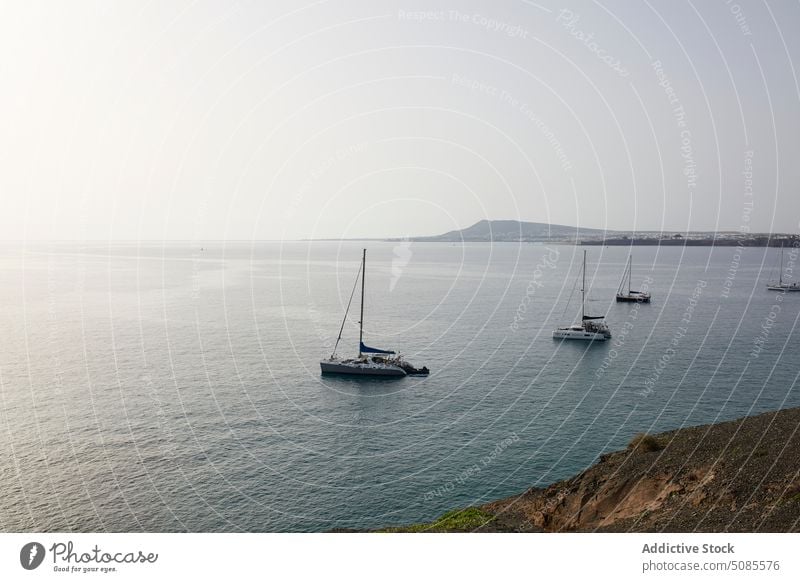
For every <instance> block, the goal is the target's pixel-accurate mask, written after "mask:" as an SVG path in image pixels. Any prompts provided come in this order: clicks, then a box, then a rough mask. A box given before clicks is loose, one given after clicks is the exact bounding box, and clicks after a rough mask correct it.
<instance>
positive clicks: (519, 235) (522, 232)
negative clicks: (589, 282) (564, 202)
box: [411, 220, 613, 242]
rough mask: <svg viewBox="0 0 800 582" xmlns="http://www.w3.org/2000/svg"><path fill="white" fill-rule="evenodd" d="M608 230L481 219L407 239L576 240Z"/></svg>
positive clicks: (469, 240)
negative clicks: (470, 224) (455, 228)
mask: <svg viewBox="0 0 800 582" xmlns="http://www.w3.org/2000/svg"><path fill="white" fill-rule="evenodd" d="M612 232H613V231H603V230H598V229H596V228H576V227H574V226H564V225H562V224H547V223H544V222H520V221H519V220H481V221H479V222H476V223H475V224H473V225H472V226H469V227H467V228H463V229H461V230H451V231H450V232H446V233H444V234H440V235H436V236H422V237H415V238H413V239H411V240H413V241H416V242H462V241H465V242H490V241H494V242H546V241H560V242H564V241H572V242H577V241H579V240H581V238H583V237H603V235H606V234H610V233H612Z"/></svg>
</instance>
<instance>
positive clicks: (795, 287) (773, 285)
mask: <svg viewBox="0 0 800 582" xmlns="http://www.w3.org/2000/svg"><path fill="white" fill-rule="evenodd" d="M767 289H769V290H770V291H800V283H798V282H797V281H795V282H794V283H784V282H783V243H782V242H781V268H780V271H778V280H777V281H775V280H772V281H770V282H769V283H767Z"/></svg>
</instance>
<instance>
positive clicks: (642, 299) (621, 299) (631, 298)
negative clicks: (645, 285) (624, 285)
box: [617, 293, 650, 303]
mask: <svg viewBox="0 0 800 582" xmlns="http://www.w3.org/2000/svg"><path fill="white" fill-rule="evenodd" d="M617 303H650V294H645V293H631V294H630V295H628V294H625V293H617Z"/></svg>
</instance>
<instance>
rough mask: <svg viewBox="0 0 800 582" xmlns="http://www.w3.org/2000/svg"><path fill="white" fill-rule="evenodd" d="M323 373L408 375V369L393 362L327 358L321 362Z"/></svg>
mask: <svg viewBox="0 0 800 582" xmlns="http://www.w3.org/2000/svg"><path fill="white" fill-rule="evenodd" d="M319 366H320V368H321V370H322V373H323V374H340V375H348V376H394V377H400V376H406V375H407V374H406V371H405V370H403V368H400V367H399V366H393V365H391V364H377V363H372V362H363V361H359V360H354V361H342V360H325V361H322V362H320V363H319Z"/></svg>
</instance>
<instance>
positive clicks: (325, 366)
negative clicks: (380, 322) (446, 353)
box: [319, 249, 429, 376]
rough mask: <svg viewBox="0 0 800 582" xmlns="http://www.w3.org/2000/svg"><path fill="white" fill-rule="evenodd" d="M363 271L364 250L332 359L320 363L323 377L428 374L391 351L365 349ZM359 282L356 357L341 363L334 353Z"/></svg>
mask: <svg viewBox="0 0 800 582" xmlns="http://www.w3.org/2000/svg"><path fill="white" fill-rule="evenodd" d="M366 270H367V249H363V252H362V255H361V266H360V267H359V269H358V273H357V274H356V280H355V282H354V283H353V290H352V291H351V292H350V299H349V301H348V302H347V309H346V310H345V313H344V318H343V319H342V325H341V326H340V327H339V336H338V337H337V338H336V343H335V344H334V346H333V353H331V356H330V357H329V358H328V359H327V360H322V361H321V362H320V363H319V365H320V368H321V370H322V373H323V374H351V375H359V376H408V375H425V374H428V373H429V370H428V368H427V367H425V366H423V367H422V368H420V369H417V368H415V367H414V366H412V365H411V364H409V363H408V362H406V361H405V360H404V359H403V358H402V357H401V356H400V355H399V354H396V353H395V352H394V351H392V350H382V349H379V348H371V347H369V346H367V345H364V297H365V293H366ZM359 278H360V279H361V313H360V316H359V320H358V357H356V358H345V359H342V358H339V357H337V356H336V349H337V348H338V347H339V341H340V340H341V339H342V333H343V332H344V325H345V323H346V321H347V314H348V313H349V312H350V306H351V305H352V303H353V296H354V295H355V291H356V288H357V286H358V280H359Z"/></svg>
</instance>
